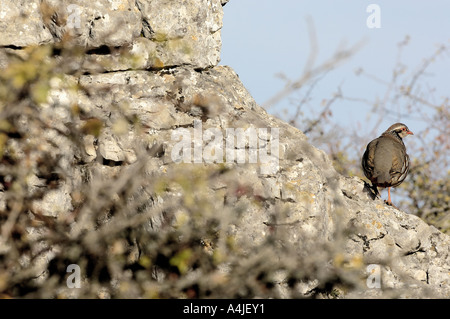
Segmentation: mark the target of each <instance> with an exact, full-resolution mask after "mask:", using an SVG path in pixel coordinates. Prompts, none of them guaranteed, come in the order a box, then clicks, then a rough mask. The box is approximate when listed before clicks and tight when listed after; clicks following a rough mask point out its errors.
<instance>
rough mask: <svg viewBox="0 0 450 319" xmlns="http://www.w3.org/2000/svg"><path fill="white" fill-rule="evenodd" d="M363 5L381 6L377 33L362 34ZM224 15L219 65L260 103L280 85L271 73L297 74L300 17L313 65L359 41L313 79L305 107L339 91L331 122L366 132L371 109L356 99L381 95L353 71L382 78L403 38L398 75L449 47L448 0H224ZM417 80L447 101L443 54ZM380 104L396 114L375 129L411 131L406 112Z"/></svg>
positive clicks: (301, 48)
mask: <svg viewBox="0 0 450 319" xmlns="http://www.w3.org/2000/svg"><path fill="white" fill-rule="evenodd" d="M371 3H374V4H377V5H379V7H380V9H381V11H380V22H381V28H377V29H370V28H368V27H367V25H366V20H367V18H368V17H369V15H370V13H367V12H366V8H367V6H368V5H369V4H371ZM224 13H225V14H224V27H223V29H222V54H221V63H220V64H223V65H229V66H231V67H232V68H233V69H234V70H235V71H236V72H237V73H238V74H239V77H240V79H241V80H242V82H243V83H244V85H245V87H246V88H247V89H248V90H249V91H250V93H251V94H252V96H253V97H254V98H255V100H256V102H257V103H258V104H260V105H262V104H264V102H266V101H267V100H268V99H269V98H270V97H272V96H273V95H274V94H275V93H277V92H278V91H280V90H281V89H282V88H283V87H284V85H285V82H284V81H283V80H281V79H280V78H279V77H277V76H276V74H278V73H283V74H284V75H286V76H287V77H288V78H290V79H292V80H295V79H297V78H298V77H299V76H300V75H301V74H302V71H303V69H304V67H305V62H306V61H307V59H308V55H309V53H310V49H311V47H310V39H309V37H308V28H307V22H306V21H307V17H310V18H311V19H312V21H313V24H314V29H315V34H316V40H317V46H318V54H317V57H316V60H315V65H316V66H317V65H319V64H321V63H322V62H324V61H325V60H327V59H329V58H330V57H331V56H332V55H333V53H334V52H336V49H337V48H338V47H339V46H342V45H344V46H346V47H347V48H348V47H350V46H352V45H354V44H355V43H357V42H359V41H364V43H365V45H364V46H363V47H362V48H361V49H360V50H359V51H358V52H356V54H355V55H354V56H353V57H351V58H350V59H349V60H347V61H346V62H344V63H343V64H340V65H339V66H338V67H337V68H335V69H333V70H332V71H330V72H329V73H327V75H326V76H325V77H323V78H322V79H321V80H320V81H319V82H318V84H317V86H316V87H315V89H314V91H313V93H312V96H311V97H312V100H311V101H310V103H309V107H310V108H317V109H318V110H320V103H321V101H322V100H323V99H329V98H331V97H332V95H333V93H334V92H335V91H336V90H337V88H338V86H339V87H340V88H341V90H342V92H343V94H344V95H345V96H348V97H351V98H354V99H355V101H349V100H344V101H337V102H336V103H335V104H333V109H332V110H333V114H334V116H335V118H336V119H337V121H338V122H340V123H341V124H342V125H344V126H347V127H351V128H353V129H355V128H357V127H366V125H367V121H368V119H369V117H368V115H369V114H370V110H371V106H369V105H367V104H365V103H362V102H361V101H359V100H358V99H367V100H370V101H375V100H376V98H377V97H378V98H381V97H382V96H383V94H384V92H385V91H386V87H385V86H383V85H380V84H378V83H377V82H376V81H373V80H370V79H368V78H366V77H361V76H359V77H358V76H356V74H355V70H356V69H358V68H362V69H364V71H365V72H366V73H369V74H371V75H373V76H375V77H376V78H378V79H381V80H383V81H389V80H390V79H391V77H392V71H393V69H394V66H395V65H396V61H397V56H398V52H399V51H398V43H399V42H401V41H403V40H404V39H405V36H409V37H410V40H409V43H408V45H407V46H406V47H405V48H404V49H403V51H402V63H403V64H405V66H406V67H407V68H406V71H405V72H409V73H406V74H412V73H413V72H415V71H417V69H418V68H419V67H420V66H421V63H422V62H423V60H424V58H429V57H430V56H432V54H433V53H434V52H436V50H437V48H438V47H439V46H440V45H446V46H450V18H449V13H450V1H443V0H433V1H411V0H410V1H406V0H396V1H385V0H384V1H337V0H334V1H333V0H321V1H293V0H277V1H274V0H230V2H228V4H227V5H225V7H224ZM425 77H426V81H424V82H422V84H421V85H425V84H426V85H425V88H424V89H430V88H433V89H436V92H434V93H433V96H434V97H436V98H437V100H439V99H440V98H442V97H444V96H449V88H450V56H449V54H448V51H447V53H446V54H443V55H441V56H439V57H438V58H437V59H436V60H435V61H434V62H433V63H432V64H431V65H430V66H429V67H428V68H427V71H426V73H425ZM424 83H425V84H424ZM302 94H303V93H302V91H300V92H297V93H294V94H292V95H291V96H290V97H289V98H286V99H284V100H282V101H280V102H279V103H277V104H276V105H275V106H273V107H271V108H270V109H268V112H269V113H272V114H277V113H278V114H279V113H280V111H281V110H283V109H284V110H288V111H289V110H292V109H293V108H295V105H294V104H293V103H295V102H293V101H295V100H299V99H300V98H301V97H302ZM400 104H401V103H400ZM388 107H389V108H392V109H393V110H394V111H395V112H397V113H398V114H402V116H400V115H393V116H392V118H387V119H386V120H385V121H383V124H382V125H381V127H382V128H383V130H384V129H386V128H387V127H388V126H390V125H391V124H392V123H394V121H402V122H404V123H405V124H407V125H408V126H409V128H410V129H411V130H413V131H414V127H415V126H419V125H421V123H420V121H415V120H414V115H413V114H408V112H407V111H406V106H405V105H390V106H388ZM422 125H423V123H422ZM416 130H417V129H416ZM381 132H382V131H380V130H378V133H381Z"/></svg>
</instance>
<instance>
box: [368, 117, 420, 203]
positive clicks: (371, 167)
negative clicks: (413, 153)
mask: <svg viewBox="0 0 450 319" xmlns="http://www.w3.org/2000/svg"><path fill="white" fill-rule="evenodd" d="M407 135H413V133H412V132H411V131H410V130H409V129H408V127H407V126H406V125H405V124H403V123H396V124H393V125H391V126H390V127H389V128H388V129H387V130H386V131H385V132H384V133H383V134H381V136H380V137H378V138H376V139H374V140H373V141H371V142H370V143H369V144H368V145H367V148H366V151H365V152H364V155H363V157H362V161H361V164H362V167H363V171H364V175H365V176H366V177H367V178H368V179H369V180H370V181H371V182H372V185H373V186H374V187H388V192H389V199H388V204H392V202H391V193H390V188H391V187H396V186H398V185H400V184H401V183H402V182H403V181H404V180H405V178H406V175H407V174H408V171H409V156H408V154H407V153H406V147H405V144H404V143H403V140H402V138H404V137H405V136H407Z"/></svg>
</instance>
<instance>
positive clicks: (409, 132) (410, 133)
mask: <svg viewBox="0 0 450 319" xmlns="http://www.w3.org/2000/svg"><path fill="white" fill-rule="evenodd" d="M406 134H409V135H414V133H413V132H411V131H408V132H406Z"/></svg>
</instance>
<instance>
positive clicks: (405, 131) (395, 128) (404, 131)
mask: <svg viewBox="0 0 450 319" xmlns="http://www.w3.org/2000/svg"><path fill="white" fill-rule="evenodd" d="M385 133H394V134H396V135H398V136H399V137H400V138H404V137H405V136H408V135H414V133H413V132H411V131H410V130H409V128H408V127H407V126H406V125H405V124H403V123H395V124H393V125H391V126H390V127H389V128H388V129H387V130H386V132H385Z"/></svg>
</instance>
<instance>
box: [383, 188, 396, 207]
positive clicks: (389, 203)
mask: <svg viewBox="0 0 450 319" xmlns="http://www.w3.org/2000/svg"><path fill="white" fill-rule="evenodd" d="M386 204H388V205H389V206H392V207H394V208H397V207H396V206H395V205H394V204H392V201H391V188H390V187H388V200H387V201H386ZM397 209H398V208H397Z"/></svg>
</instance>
